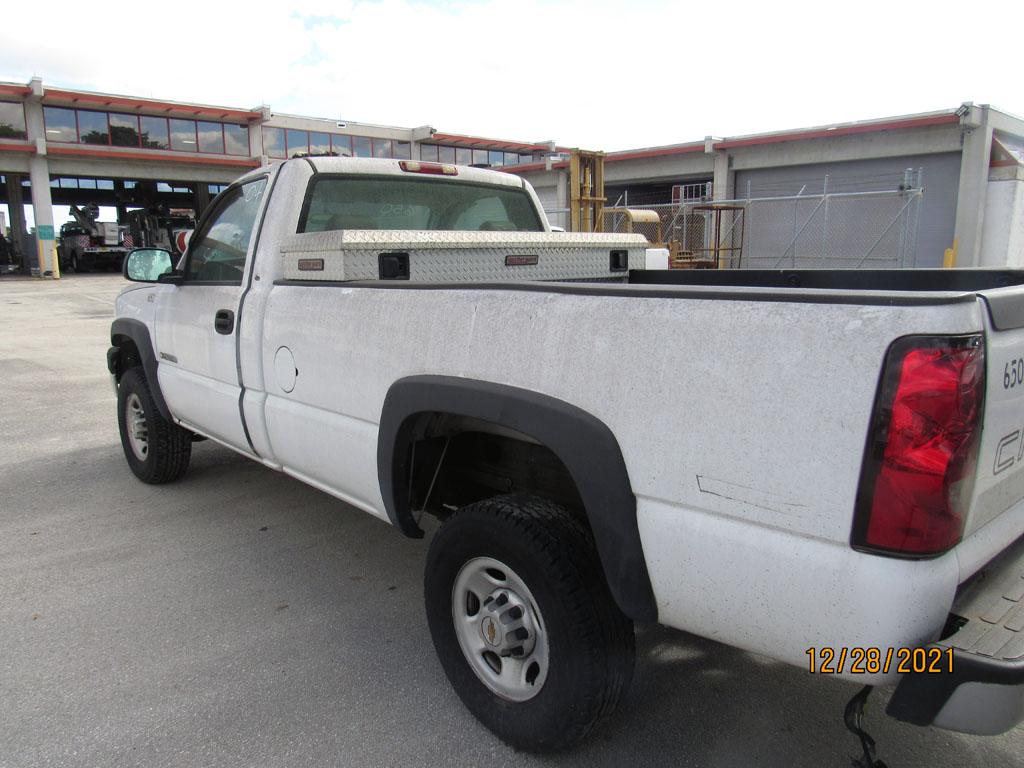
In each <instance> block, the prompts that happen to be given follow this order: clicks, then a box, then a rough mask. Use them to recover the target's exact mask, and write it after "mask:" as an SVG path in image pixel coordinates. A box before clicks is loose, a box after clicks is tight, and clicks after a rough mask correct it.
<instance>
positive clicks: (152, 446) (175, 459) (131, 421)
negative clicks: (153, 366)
mask: <svg viewBox="0 0 1024 768" xmlns="http://www.w3.org/2000/svg"><path fill="white" fill-rule="evenodd" d="M117 424H118V428H119V429H120V432H121V447H122V448H123V449H124V457H125V459H127V461H128V466H129V467H130V468H131V470H132V472H133V473H134V474H135V476H136V477H137V478H139V480H141V481H142V482H144V483H150V484H153V485H157V484H160V483H169V482H171V481H173V480H177V479H178V478H179V477H181V476H182V475H183V474H185V470H187V469H188V462H189V459H190V458H191V457H192V434H191V433H190V432H189V431H188V430H185V429H182V428H181V427H179V426H178V425H177V424H174V423H173V422H170V421H168V420H167V419H165V418H164V417H163V416H161V415H160V410H159V409H158V408H157V405H156V401H155V400H154V399H153V393H152V392H151V391H150V388H149V382H147V381H146V375H145V374H144V373H143V371H142V368H140V367H134V368H129V369H128V370H127V371H125V373H124V375H123V376H122V377H121V382H120V384H119V385H118V388H117Z"/></svg>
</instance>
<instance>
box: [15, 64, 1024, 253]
mask: <svg viewBox="0 0 1024 768" xmlns="http://www.w3.org/2000/svg"><path fill="white" fill-rule="evenodd" d="M1022 137H1024V121H1021V120H1020V119H1018V118H1016V117H1013V116H1011V115H1008V114H1006V113H1004V112H1001V111H999V110H996V109H994V108H992V107H989V106H975V105H971V104H964V105H962V106H961V107H959V108H957V109H950V110H945V111H940V112H932V113H926V114H917V115H908V116H903V117H896V118H886V119H881V120H866V121H859V122H853V123H840V124H835V125H827V126H819V127H815V128H807V129H798V130H787V131H778V132H772V133H763V134H757V135H752V136H731V137H720V138H716V137H710V136H709V137H706V138H704V139H702V140H699V141H691V142H686V143H680V144H674V145H669V146H661V147H648V148H641V149H633V150H626V151H621V152H612V153H609V154H608V155H606V158H605V184H606V195H607V197H608V201H609V204H615V203H618V204H620V205H630V206H636V205H645V206H648V205H655V206H657V205H663V206H667V205H671V204H672V203H673V200H674V196H675V198H676V201H677V202H678V201H679V198H680V196H681V195H683V196H685V195H693V194H696V195H698V196H700V197H703V198H707V200H708V201H710V202H715V201H718V202H722V201H730V200H732V201H741V202H742V201H745V200H751V199H754V200H763V199H768V198H783V197H797V196H801V195H808V196H810V195H818V196H821V195H822V194H823V192H825V191H826V189H827V191H829V192H830V193H832V194H835V193H840V194H842V193H843V191H844V190H846V191H847V192H851V193H852V192H854V191H865V192H870V191H883V190H885V189H898V188H900V186H901V185H902V184H904V182H905V180H907V179H911V180H912V183H920V184H921V186H922V189H923V195H922V197H921V200H922V202H921V208H920V211H919V218H918V221H917V224H916V227H917V231H916V233H915V236H916V240H915V253H914V258H913V263H914V265H916V266H938V265H940V264H941V263H942V261H943V254H944V252H945V250H946V249H947V248H953V247H954V245H955V247H956V251H957V263H958V264H959V265H962V266H968V265H981V264H1001V265H1002V264H1011V265H1013V266H1024V251H1022V250H1021V249H1024V234H1021V233H1019V232H1018V230H1019V228H1020V227H1021V226H1024V211H1022V210H1020V209H1021V208H1022V207H1024V194H1022V186H1021V185H1022V184H1024V175H1022V165H1021V158H1022V152H1021V148H1022V147H1024V138H1022ZM567 152H568V150H567V149H566V148H565V147H562V146H558V145H557V144H556V143H555V142H553V141H541V142H529V141H512V140H505V139H490V138H485V137H477V136H467V135H462V134H456V133H443V132H439V131H436V130H434V129H433V128H431V127H429V126H421V127H417V128H401V127H392V126H381V125H373V124H369V123H354V122H347V121H337V120H329V119H323V118H311V117H300V116H294V115H283V114H279V113H275V112H274V111H273V110H272V109H271V108H270V107H266V106H261V107H259V108H255V109H238V108H228V107H221V106H213V105H204V104H193V103H184V102H173V101H160V100H156V99H148V98H139V97H132V96H119V95H111V94H103V93H93V92H88V91H77V90H69V89H62V88H50V87H47V86H45V85H44V84H43V82H42V81H41V80H40V79H33V80H32V81H31V82H29V83H27V84H22V83H0V177H2V181H3V183H2V184H0V193H3V196H2V198H0V203H3V202H6V203H7V204H8V209H9V211H10V221H9V222H8V224H9V226H10V230H11V235H12V240H14V241H15V242H16V243H21V244H26V243H27V245H25V247H24V248H23V250H26V251H28V252H29V253H32V252H35V251H37V250H38V248H48V247H50V246H51V244H49V243H48V242H47V241H45V240H43V241H39V240H38V238H37V241H36V243H34V244H32V243H31V242H30V241H29V239H28V238H27V237H26V236H25V233H24V230H25V222H24V215H23V213H21V212H22V211H23V208H22V205H23V204H29V203H30V204H31V205H32V206H33V213H34V218H35V222H36V224H37V225H41V226H38V230H39V231H40V234H42V235H44V236H48V235H49V234H50V233H49V231H47V230H46V225H50V226H51V227H52V226H53V224H54V222H53V218H52V206H53V205H54V204H71V203H76V204H77V203H88V202H95V203H97V204H99V205H112V206H115V207H116V208H117V209H118V212H119V216H120V214H121V212H122V211H123V210H125V209H127V208H128V207H131V206H135V205H139V204H141V202H142V201H140V199H139V195H140V194H141V192H142V191H143V190H145V192H146V194H148V195H150V197H152V196H154V195H156V196H157V197H159V198H160V200H161V201H162V202H165V203H167V204H169V205H174V206H177V207H189V208H192V209H193V210H195V211H196V212H201V210H202V209H203V208H204V207H205V206H206V205H207V204H208V202H209V199H210V196H211V195H212V194H215V193H216V192H217V191H219V189H221V188H222V187H223V185H225V184H228V183H230V182H231V181H232V180H233V179H235V178H237V176H239V175H240V174H242V173H244V172H245V171H247V170H249V169H250V168H254V167H258V166H259V165H262V164H265V163H269V162H275V161H280V160H284V159H286V158H288V157H292V156H296V155H301V154H305V153H314V154H323V153H333V154H343V155H355V156H367V157H396V158H418V159H423V160H433V161H438V162H445V163H454V164H462V165H486V166H490V167H494V168H500V169H502V170H505V171H507V172H511V173H516V174H519V175H521V176H522V177H523V178H525V179H528V180H529V181H530V182H531V184H533V186H534V187H535V188H536V189H537V192H538V194H539V195H540V197H541V200H542V201H543V202H544V204H545V207H546V208H547V209H549V211H550V212H551V214H552V216H553V218H554V219H555V223H558V221H557V217H558V216H559V212H560V211H563V210H564V209H566V208H567V206H568V202H569V193H568V169H567V163H566V162H565V157H566V156H567ZM908 174H910V175H908ZM680 190H683V192H680ZM798 223H799V222H798ZM59 224H60V222H57V225H58V226H59ZM1014 254H1016V255H1014ZM830 266H835V265H830Z"/></svg>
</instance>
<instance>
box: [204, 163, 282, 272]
mask: <svg viewBox="0 0 1024 768" xmlns="http://www.w3.org/2000/svg"><path fill="white" fill-rule="evenodd" d="M266 185H267V180H266V179H258V180H257V181H250V182H249V183H248V184H243V185H241V186H239V187H235V188H234V189H232V190H230V191H229V192H228V193H227V194H226V195H225V196H224V199H223V200H221V201H220V203H219V204H218V206H217V210H216V211H215V212H214V213H213V216H212V217H211V218H210V220H209V221H208V222H207V223H206V226H204V227H203V230H202V232H200V233H198V236H197V237H195V238H193V239H192V241H191V242H190V243H189V248H188V264H187V266H186V268H185V279H186V280H196V281H202V282H212V283H226V284H229V285H241V283H242V273H243V272H244V271H245V255H246V253H247V252H248V250H249V241H250V240H251V239H252V231H253V228H254V227H255V226H256V215H257V214H258V213H259V209H260V201H261V200H262V199H263V190H264V188H265V187H266Z"/></svg>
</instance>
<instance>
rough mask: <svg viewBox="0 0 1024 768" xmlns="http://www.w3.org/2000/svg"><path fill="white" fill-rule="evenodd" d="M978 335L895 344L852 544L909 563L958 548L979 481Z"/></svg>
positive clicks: (981, 361) (981, 365) (981, 358)
mask: <svg viewBox="0 0 1024 768" xmlns="http://www.w3.org/2000/svg"><path fill="white" fill-rule="evenodd" d="M984 381H985V350H984V346H983V344H982V338H981V336H966V337H940V338H934V337H915V336H907V337H905V338H902V339H899V340H898V341H896V342H895V343H894V344H893V345H892V346H891V347H890V348H889V352H888V354H887V356H886V361H885V369H884V373H883V376H882V383H881V385H880V387H879V392H878V396H877V398H876V400H875V416H874V419H873V421H872V428H871V434H870V435H869V436H868V448H867V455H866V456H865V458H864V469H863V472H862V474H861V482H860V491H859V492H858V496H857V515H856V519H855V522H854V529H853V541H852V543H853V546H855V547H857V548H858V549H869V550H873V551H880V552H888V553H892V554H898V555H904V556H909V557H914V556H927V555H937V554H941V553H942V552H945V551H947V550H949V549H950V548H952V547H953V546H955V545H956V544H957V542H959V541H960V537H961V536H962V535H963V531H964V515H965V513H966V510H967V504H968V502H969V500H970V495H971V491H972V489H973V484H974V470H975V464H976V463H977V455H978V442H979V439H980V437H981V411H982V403H983V400H984V391H985V390H984Z"/></svg>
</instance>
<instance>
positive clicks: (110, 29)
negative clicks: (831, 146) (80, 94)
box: [0, 0, 1024, 149]
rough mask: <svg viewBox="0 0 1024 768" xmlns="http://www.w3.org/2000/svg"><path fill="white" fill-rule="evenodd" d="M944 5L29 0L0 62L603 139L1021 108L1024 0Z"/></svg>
mask: <svg viewBox="0 0 1024 768" xmlns="http://www.w3.org/2000/svg"><path fill="white" fill-rule="evenodd" d="M945 5H946V4H945V3H929V4H920V5H917V4H911V3H906V4H900V3H892V2H889V3H881V2H874V1H871V2H862V3H859V4H853V3H835V4H831V5H828V4H824V3H821V2H813V3H812V2H793V3H788V4H779V3H764V2H761V3H756V4H755V3H749V4H748V3H742V2H734V3H731V4H729V5H728V6H723V5H722V4H720V3H702V4H691V3H680V2H645V1H643V0H641V1H640V2H635V3H631V4H629V5H623V4H611V3H602V2H546V1H544V0H481V1H480V2H456V3H442V2H422V1H420V0H379V1H369V0H366V1H363V2H344V1H342V2H333V1H332V2H326V0H298V1H297V2H294V3H291V4H286V3H268V4H264V5H262V6H259V7H257V8H255V9H254V7H253V6H243V5H239V4H236V3H227V4H221V3H215V2H209V1H208V0H207V2H204V3H199V2H192V1H191V0H179V2H176V3H174V4H173V6H168V5H166V4H157V5H152V4H150V5H145V4H143V5H140V6H133V10H132V12H131V13H125V12H123V6H120V5H117V6H115V5H113V4H111V5H109V6H108V7H106V8H104V7H103V4H100V6H97V5H96V4H92V5H82V4H81V3H80V2H74V3H65V2H54V3H48V4H47V14H46V15H47V19H46V21H45V22H41V20H40V18H39V13H38V8H37V7H33V6H32V5H31V4H26V3H12V4H10V7H8V8H5V10H4V23H3V28H2V29H0V72H4V73H6V74H8V75H10V76H12V77H13V78H14V79H18V80H27V78H28V77H29V76H31V75H32V74H39V75H40V76H42V77H43V78H44V81H45V82H47V83H49V84H51V85H66V86H72V87H81V88H87V89H95V90H103V91H108V92H120V93H128V94H132V95H142V96H153V97H157V98H166V99H177V100H185V101H199V102H208V103H213V104H223V105H227V106H239V107H251V106H255V105H257V104H259V103H263V102H265V103H269V104H270V105H271V106H272V107H273V108H274V109H275V110H277V111H280V112H290V113H297V114H308V115H314V116H323V117H344V118H345V119H348V120H355V121H362V122H377V123H385V124H394V125H404V126H415V125H422V124H430V125H433V126H435V127H436V128H438V129H439V130H442V131H449V132H460V133H472V134H481V135H486V136H495V137H502V138H512V139H524V140H540V139H549V138H553V139H556V140H558V141H559V142H560V143H562V144H565V145H576V146H582V147H587V148H593V149H621V148H627V147H638V146H647V145H652V144H660V143H671V142H678V141H687V140H692V139H699V138H702V137H703V136H704V135H705V134H708V133H712V134H715V135H736V134H742V133H750V132H755V131H764V130H773V129H780V128H790V127H799V126H804V125H813V124H821V123H829V122H837V121H843V120H853V119H864V118H870V117H881V116H885V115H893V114H902V113H907V112H916V111H927V110H931V109H942V108H952V107H955V106H957V105H958V104H959V103H960V102H961V101H964V100H973V101H975V102H979V103H980V102H991V103H994V104H996V105H998V106H1000V107H1002V108H1004V109H1008V110H1009V111H1015V112H1024V91H1022V89H1021V88H1020V87H1019V84H1018V83H1019V76H1018V75H1017V74H1016V72H1017V70H1018V62H1017V55H1018V54H1017V52H1016V47H1015V46H1014V45H1013V44H1012V42H1011V41H1009V40H1007V41H1004V42H1003V43H1002V44H996V43H995V41H994V42H993V44H992V45H985V41H986V40H989V39H991V38H992V36H993V35H994V34H998V32H994V31H993V29H994V27H993V24H994V22H996V21H997V20H998V19H1000V18H1012V17H1013V16H1014V11H1015V10H1016V7H1015V5H1011V4H1010V3H987V4H986V3H975V4H974V5H972V6H970V7H969V8H966V7H964V6H952V5H951V6H950V7H949V8H948V9H945V10H944V6H945ZM172 8H173V10H172ZM40 29H44V30H45V41H46V42H45V46H42V47H41V46H40V35H39V34H38V32H39V31H40ZM996 29H998V26H997V27H996Z"/></svg>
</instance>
